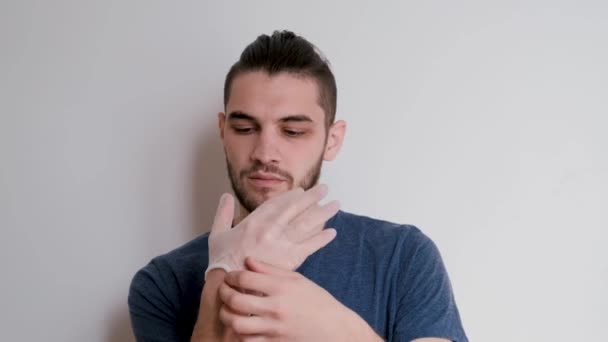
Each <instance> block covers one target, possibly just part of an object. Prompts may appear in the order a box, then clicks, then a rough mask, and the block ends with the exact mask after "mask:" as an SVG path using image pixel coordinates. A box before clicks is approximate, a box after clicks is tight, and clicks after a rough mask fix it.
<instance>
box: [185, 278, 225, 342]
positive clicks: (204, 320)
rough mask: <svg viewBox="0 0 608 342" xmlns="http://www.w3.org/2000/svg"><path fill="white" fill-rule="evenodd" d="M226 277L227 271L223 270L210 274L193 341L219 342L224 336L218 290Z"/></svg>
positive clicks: (202, 297) (204, 287)
mask: <svg viewBox="0 0 608 342" xmlns="http://www.w3.org/2000/svg"><path fill="white" fill-rule="evenodd" d="M225 276H226V271H224V270H223V269H221V268H216V269H212V270H210V271H209V272H208V274H207V280H206V281H205V285H204V286H203V291H202V293H201V301H200V305H199V309H198V317H197V319H196V323H195V325H194V329H193V331H192V337H191V341H218V340H219V339H218V337H220V336H222V333H223V331H222V330H223V325H222V324H221V322H220V320H219V315H218V313H219V310H220V307H221V305H222V302H221V300H220V296H219V294H218V290H219V287H220V285H222V283H223V282H224V277H225Z"/></svg>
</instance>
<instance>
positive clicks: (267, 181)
mask: <svg viewBox="0 0 608 342" xmlns="http://www.w3.org/2000/svg"><path fill="white" fill-rule="evenodd" d="M249 181H250V182H251V183H252V184H253V185H254V186H256V187H258V188H269V187H274V186H277V185H279V184H281V183H283V182H284V181H285V179H284V178H281V177H279V176H277V175H274V174H271V173H262V172H255V173H252V174H251V175H249Z"/></svg>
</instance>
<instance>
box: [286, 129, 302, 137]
mask: <svg viewBox="0 0 608 342" xmlns="http://www.w3.org/2000/svg"><path fill="white" fill-rule="evenodd" d="M285 134H287V135H288V136H290V137H297V136H300V135H302V134H304V132H300V131H294V130H292V129H286V130H285Z"/></svg>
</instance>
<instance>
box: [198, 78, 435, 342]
mask: <svg viewBox="0 0 608 342" xmlns="http://www.w3.org/2000/svg"><path fill="white" fill-rule="evenodd" d="M318 98H319V96H318V87H317V84H316V83H315V81H314V80H313V79H311V78H309V77H302V76H299V75H293V74H288V73H279V74H276V75H272V76H269V75H268V74H267V73H266V72H263V71H256V72H246V73H243V74H241V75H239V76H237V77H236V78H235V79H234V81H233V84H232V89H231V96H230V99H229V101H228V103H227V105H226V112H225V113H224V112H222V113H219V114H218V123H219V129H220V136H221V139H222V142H223V145H224V150H225V154H226V161H227V168H228V173H229V178H230V181H231V183H232V186H233V189H234V191H235V194H236V196H237V198H238V200H239V215H238V217H237V219H236V220H235V224H236V223H238V222H240V221H241V220H243V219H244V218H245V217H246V216H247V215H248V214H249V213H251V212H252V211H253V210H255V209H256V208H257V207H258V206H259V205H260V204H262V203H263V202H264V201H266V200H267V199H269V198H271V197H273V196H276V195H277V194H280V193H283V192H285V191H288V190H290V189H294V188H295V187H298V186H300V187H302V188H304V189H308V188H310V187H312V186H313V185H314V184H315V183H316V182H317V180H318V177H319V174H320V170H321V163H322V162H323V161H331V160H333V159H334V158H335V157H336V156H337V154H338V152H339V151H340V148H341V146H342V142H343V139H344V135H345V132H346V123H345V122H344V121H342V120H339V121H336V122H334V123H333V124H331V125H330V126H329V127H327V126H326V123H325V113H324V111H323V109H322V108H321V107H320V105H319V101H318ZM256 171H263V172H267V173H269V174H272V175H275V176H277V177H280V178H281V181H276V182H266V183H260V182H257V181H255V180H253V179H252V178H251V177H252V175H254V172H256ZM246 266H247V270H245V271H236V272H230V273H226V272H224V271H223V270H221V269H217V270H213V271H211V272H210V273H209V277H208V280H207V282H206V284H205V286H204V288H203V293H202V296H201V306H200V312H201V313H203V312H204V314H203V315H201V314H199V321H197V324H196V326H195V330H194V332H193V337H192V340H200V341H234V340H241V341H279V340H280V341H321V340H323V341H381V338H380V337H379V336H378V335H377V334H376V333H375V332H374V331H373V329H372V328H371V327H369V325H368V324H367V323H366V322H365V321H364V320H363V319H362V318H361V317H359V316H358V315H357V314H356V313H355V312H353V311H351V310H350V309H348V308H346V307H345V306H344V305H342V304H341V303H340V302H339V301H337V300H336V299H335V298H333V297H332V296H331V294H329V293H328V292H327V291H325V290H324V289H323V288H321V287H319V286H318V285H316V284H315V283H313V282H311V281H309V280H308V279H306V278H305V277H303V276H302V275H301V274H299V273H297V272H293V271H289V270H284V269H281V268H278V267H275V266H272V265H269V264H266V263H263V262H260V261H258V260H255V259H253V258H248V259H247V262H246ZM262 294H263V295H262ZM321 308H322V309H321ZM336 326H340V327H341V328H340V329H336ZM415 341H416V342H445V341H447V340H444V339H438V338H423V339H417V340H415Z"/></svg>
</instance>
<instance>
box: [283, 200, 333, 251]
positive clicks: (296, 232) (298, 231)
mask: <svg viewBox="0 0 608 342" xmlns="http://www.w3.org/2000/svg"><path fill="white" fill-rule="evenodd" d="M339 210H340V202H338V201H331V202H329V203H327V204H325V205H323V206H319V205H318V204H314V205H312V206H311V207H309V208H308V209H306V211H304V212H303V213H301V214H300V215H298V216H297V217H296V218H295V219H294V220H293V221H291V224H290V226H291V228H289V230H288V231H287V232H286V233H287V234H288V237H289V240H291V241H293V242H300V241H304V240H306V239H308V238H310V237H312V236H313V235H315V234H316V233H318V232H319V231H321V230H322V229H323V227H324V225H325V223H326V222H327V220H329V219H330V218H332V217H334V215H336V213H338V211H339Z"/></svg>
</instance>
